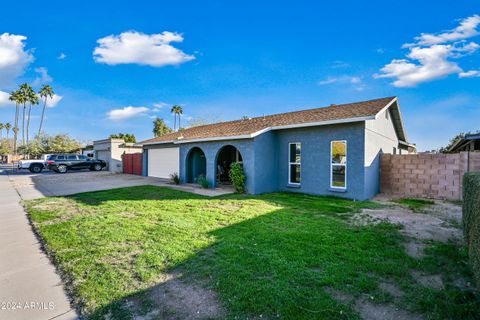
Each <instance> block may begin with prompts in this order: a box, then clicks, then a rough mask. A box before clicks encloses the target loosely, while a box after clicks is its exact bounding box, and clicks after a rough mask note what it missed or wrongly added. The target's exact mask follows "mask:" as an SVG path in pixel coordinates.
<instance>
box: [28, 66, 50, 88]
mask: <svg viewBox="0 0 480 320" xmlns="http://www.w3.org/2000/svg"><path fill="white" fill-rule="evenodd" d="M35 72H36V73H38V76H37V78H35V80H34V81H33V83H32V85H33V86H34V87H36V86H40V85H42V84H47V83H50V82H52V81H53V78H52V77H51V76H50V75H49V74H48V70H47V68H45V67H39V68H35Z"/></svg>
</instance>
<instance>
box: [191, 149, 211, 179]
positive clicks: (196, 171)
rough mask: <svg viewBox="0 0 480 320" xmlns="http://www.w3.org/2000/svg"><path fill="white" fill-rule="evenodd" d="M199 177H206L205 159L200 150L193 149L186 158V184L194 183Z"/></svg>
mask: <svg viewBox="0 0 480 320" xmlns="http://www.w3.org/2000/svg"><path fill="white" fill-rule="evenodd" d="M201 175H203V176H204V177H206V175H207V159H206V158H205V153H204V152H203V150H202V149H200V148H198V147H194V148H192V149H191V150H190V152H189V153H188V156H187V182H188V183H196V182H197V179H198V177H199V176H201Z"/></svg>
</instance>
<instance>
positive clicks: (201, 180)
mask: <svg viewBox="0 0 480 320" xmlns="http://www.w3.org/2000/svg"><path fill="white" fill-rule="evenodd" d="M197 183H198V184H199V185H201V186H202V187H203V188H205V189H208V180H207V178H205V176H204V175H203V174H201V175H199V176H198V178H197Z"/></svg>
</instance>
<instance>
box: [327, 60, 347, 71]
mask: <svg viewBox="0 0 480 320" xmlns="http://www.w3.org/2000/svg"><path fill="white" fill-rule="evenodd" d="M330 67H331V68H332V69H339V68H348V67H350V65H349V64H348V63H346V62H344V61H342V60H335V61H333V63H332V64H331V66H330Z"/></svg>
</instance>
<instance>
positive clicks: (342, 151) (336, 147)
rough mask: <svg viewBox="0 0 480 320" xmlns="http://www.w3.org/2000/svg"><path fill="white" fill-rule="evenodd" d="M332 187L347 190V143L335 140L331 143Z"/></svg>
mask: <svg viewBox="0 0 480 320" xmlns="http://www.w3.org/2000/svg"><path fill="white" fill-rule="evenodd" d="M330 187H331V188H336V189H346V188H347V141H346V140H335V141H331V143H330Z"/></svg>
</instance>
